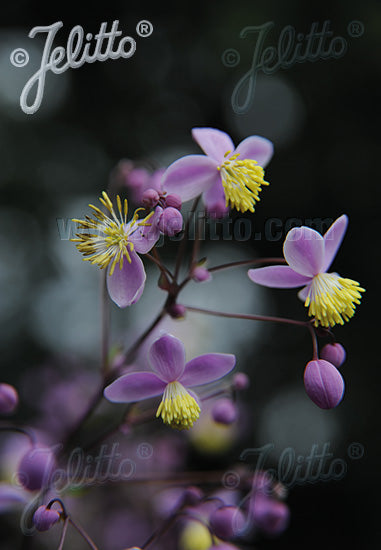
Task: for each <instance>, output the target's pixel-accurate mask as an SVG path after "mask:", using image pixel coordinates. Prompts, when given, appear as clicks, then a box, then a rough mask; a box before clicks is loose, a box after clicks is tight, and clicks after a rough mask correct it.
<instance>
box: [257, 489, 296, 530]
mask: <svg viewBox="0 0 381 550" xmlns="http://www.w3.org/2000/svg"><path fill="white" fill-rule="evenodd" d="M250 513H251V516H252V518H253V521H254V525H255V526H256V527H257V528H259V529H261V530H262V531H263V532H264V533H266V534H268V535H279V534H280V533H282V532H283V531H284V530H285V529H286V527H287V525H288V522H289V518H290V511H289V509H288V507H287V506H286V504H285V503H284V502H281V501H279V500H275V499H273V498H270V497H267V496H265V495H262V494H257V493H254V494H253V496H252V499H251V502H250Z"/></svg>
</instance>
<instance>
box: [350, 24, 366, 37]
mask: <svg viewBox="0 0 381 550" xmlns="http://www.w3.org/2000/svg"><path fill="white" fill-rule="evenodd" d="M364 32H365V27H364V23H363V22H362V21H351V22H350V23H349V24H348V26H347V33H348V34H349V36H351V37H352V38H360V36H362V35H363V34H364Z"/></svg>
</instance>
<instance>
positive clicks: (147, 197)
mask: <svg viewBox="0 0 381 550" xmlns="http://www.w3.org/2000/svg"><path fill="white" fill-rule="evenodd" d="M159 200H160V195H159V193H158V192H157V191H156V190H155V189H147V190H146V191H144V193H143V194H142V204H143V206H145V207H146V208H155V206H156V205H157V203H158V202H159Z"/></svg>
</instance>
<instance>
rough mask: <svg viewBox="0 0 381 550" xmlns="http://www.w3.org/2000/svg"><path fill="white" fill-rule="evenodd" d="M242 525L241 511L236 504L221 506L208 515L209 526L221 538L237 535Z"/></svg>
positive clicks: (243, 522)
mask: <svg viewBox="0 0 381 550" xmlns="http://www.w3.org/2000/svg"><path fill="white" fill-rule="evenodd" d="M244 525H245V518H244V516H243V513H242V512H241V510H240V509H239V508H237V507H236V506H222V507H221V508H217V510H215V511H214V512H213V513H212V515H211V516H210V527H211V529H212V531H213V533H214V534H215V535H216V537H218V538H220V539H223V540H229V539H232V538H234V537H236V536H238V535H239V534H240V531H242V528H243V527H244Z"/></svg>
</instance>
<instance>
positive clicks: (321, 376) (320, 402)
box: [304, 359, 344, 409]
mask: <svg viewBox="0 0 381 550" xmlns="http://www.w3.org/2000/svg"><path fill="white" fill-rule="evenodd" d="M304 386H305V388H306V392H307V394H308V396H309V397H310V399H311V400H312V401H313V402H314V403H315V404H316V405H317V406H318V407H320V408H321V409H332V408H333V407H336V406H337V405H338V404H339V403H340V401H341V400H342V398H343V395H344V380H343V377H342V376H341V374H340V373H339V371H338V370H337V369H336V367H334V366H333V365H332V364H331V363H329V362H328V361H325V360H324V359H316V360H314V361H310V362H309V363H308V364H307V366H306V368H305V371H304Z"/></svg>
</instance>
